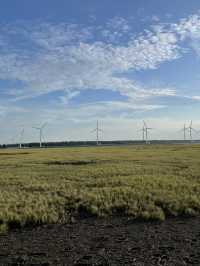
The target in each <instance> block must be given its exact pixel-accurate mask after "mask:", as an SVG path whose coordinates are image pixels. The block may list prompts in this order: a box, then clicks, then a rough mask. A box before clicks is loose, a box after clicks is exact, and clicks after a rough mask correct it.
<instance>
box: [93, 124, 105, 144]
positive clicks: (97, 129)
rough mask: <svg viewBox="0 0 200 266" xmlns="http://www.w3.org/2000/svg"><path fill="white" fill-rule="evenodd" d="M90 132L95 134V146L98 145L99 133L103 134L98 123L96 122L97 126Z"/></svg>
mask: <svg viewBox="0 0 200 266" xmlns="http://www.w3.org/2000/svg"><path fill="white" fill-rule="evenodd" d="M92 132H96V144H97V145H99V132H103V131H102V130H101V129H100V128H99V121H98V120H97V126H96V128H95V129H94V130H92V131H91V133H92Z"/></svg>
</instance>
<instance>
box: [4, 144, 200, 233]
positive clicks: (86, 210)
mask: <svg viewBox="0 0 200 266" xmlns="http://www.w3.org/2000/svg"><path fill="white" fill-rule="evenodd" d="M199 155H200V146H199V145H146V146H124V147H88V148H87V147H84V148H59V149H54V148H52V149H24V150H14V149H10V150H8V149H7V150H1V151H0V230H1V229H2V231H4V230H5V228H7V227H8V228H9V227H12V226H16V225H19V226H24V225H26V224H41V223H59V222H61V223H63V222H67V221H68V220H69V219H71V217H72V216H77V215H83V214H84V215H95V216H106V215H130V216H132V217H134V218H142V219H160V220H163V219H165V217H166V216H167V215H197V214H199V213H200V156H199Z"/></svg>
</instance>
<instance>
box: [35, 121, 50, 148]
mask: <svg viewBox="0 0 200 266" xmlns="http://www.w3.org/2000/svg"><path fill="white" fill-rule="evenodd" d="M46 125H47V123H44V124H42V126H41V127H32V128H34V129H36V130H39V133H40V148H42V138H44V135H43V132H42V131H43V129H44V128H45V127H46Z"/></svg>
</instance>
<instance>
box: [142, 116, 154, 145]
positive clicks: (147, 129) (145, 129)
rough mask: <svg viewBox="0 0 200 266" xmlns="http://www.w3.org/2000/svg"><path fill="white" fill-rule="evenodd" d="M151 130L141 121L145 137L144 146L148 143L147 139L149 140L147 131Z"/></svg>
mask: <svg viewBox="0 0 200 266" xmlns="http://www.w3.org/2000/svg"><path fill="white" fill-rule="evenodd" d="M151 129H153V128H151V127H148V126H147V124H146V122H145V121H143V134H144V135H145V140H146V144H147V143H149V142H148V139H149V136H148V131H149V130H151Z"/></svg>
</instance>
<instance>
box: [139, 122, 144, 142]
mask: <svg viewBox="0 0 200 266" xmlns="http://www.w3.org/2000/svg"><path fill="white" fill-rule="evenodd" d="M138 131H142V141H144V139H145V127H144V125H143V127H142V129H140V130H138Z"/></svg>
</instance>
